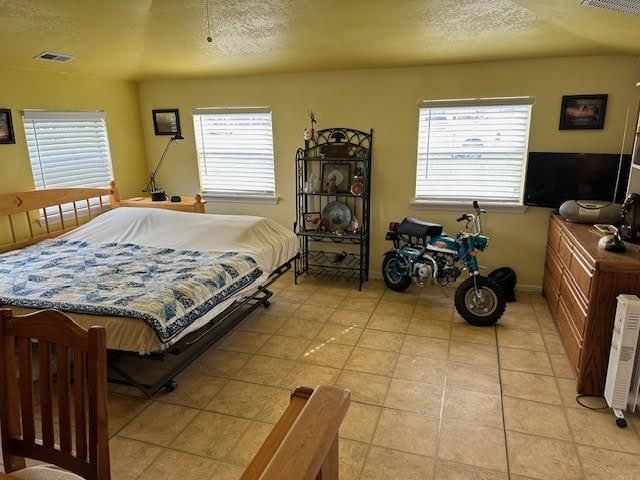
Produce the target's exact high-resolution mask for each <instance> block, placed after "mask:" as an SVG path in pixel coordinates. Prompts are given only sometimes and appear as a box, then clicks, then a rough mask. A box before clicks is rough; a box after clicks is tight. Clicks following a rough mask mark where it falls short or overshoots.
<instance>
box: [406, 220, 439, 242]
mask: <svg viewBox="0 0 640 480" xmlns="http://www.w3.org/2000/svg"><path fill="white" fill-rule="evenodd" d="M397 232H398V235H409V236H412V237H419V238H425V237H435V236H438V235H441V234H442V225H439V224H437V223H429V222H423V221H422V220H418V219H417V218H413V217H406V218H405V219H404V220H402V223H400V225H398V230H397Z"/></svg>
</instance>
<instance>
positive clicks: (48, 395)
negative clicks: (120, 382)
mask: <svg viewBox="0 0 640 480" xmlns="http://www.w3.org/2000/svg"><path fill="white" fill-rule="evenodd" d="M33 340H37V343H35V342H34V341H33ZM34 351H37V361H36V362H33V363H34V364H35V365H32V355H33V352H34ZM70 358H71V359H73V367H72V368H71V362H70ZM0 361H1V363H0V427H1V431H2V455H3V458H4V468H5V470H6V471H7V473H12V472H16V473H15V474H13V475H11V477H13V476H15V477H16V478H22V479H32V478H38V479H44V478H47V479H49V478H56V479H58V478H65V479H66V478H78V477H77V476H76V475H79V476H80V477H82V478H83V479H86V480H108V479H109V478H110V471H109V432H108V424H107V365H106V362H107V358H106V340H105V330H104V328H103V327H92V328H90V329H89V330H88V331H87V330H85V329H83V328H82V327H80V326H79V325H78V324H77V323H75V322H74V321H73V320H72V319H71V318H69V317H67V316H66V315H64V314H63V313H61V312H58V311H55V310H44V311H40V312H36V313H33V314H30V315H24V316H14V315H12V313H11V310H8V309H2V310H0ZM16 361H17V362H16ZM16 363H17V364H16ZM36 365H37V368H38V379H37V384H36V383H34V375H33V370H34V369H35V367H36ZM16 367H17V368H16ZM36 385H37V387H36V388H34V386H36ZM54 392H56V393H57V395H56V393H54ZM34 399H35V400H36V401H35V402H34ZM56 400H57V402H56ZM56 404H57V412H58V414H57V422H55V424H54V416H55V415H54V413H55V410H56ZM38 409H39V410H40V417H41V420H40V421H39V422H36V418H37V413H38V412H37V410H38ZM38 423H39V424H40V425H41V436H40V435H36V430H37V428H36V427H37V426H39V425H37V424H38ZM56 426H57V427H58V430H59V435H56V431H55V430H56V428H55V427H56ZM56 437H57V438H56ZM25 458H31V459H35V460H39V461H42V462H47V463H50V464H53V465H55V466H57V467H60V469H64V470H65V471H62V470H59V469H55V467H52V466H46V467H31V468H26V469H25ZM69 472H73V473H69ZM74 474H76V475H74Z"/></svg>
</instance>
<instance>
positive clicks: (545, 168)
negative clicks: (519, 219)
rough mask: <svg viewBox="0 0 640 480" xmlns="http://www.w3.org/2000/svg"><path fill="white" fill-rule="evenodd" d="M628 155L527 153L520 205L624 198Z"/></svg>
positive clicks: (536, 205)
mask: <svg viewBox="0 0 640 480" xmlns="http://www.w3.org/2000/svg"><path fill="white" fill-rule="evenodd" d="M630 166H631V155H623V156H622V165H620V154H618V153H611V154H609V153H604V154H602V153H552V152H530V153H529V161H528V162H527V175H526V179H525V186H524V204H525V205H530V206H534V207H548V208H556V209H557V208H559V207H560V205H562V204H563V203H564V202H565V201H567V200H605V201H612V200H613V196H614V192H616V185H618V188H617V194H616V199H615V200H616V202H619V203H621V202H622V201H624V198H625V193H626V189H627V180H628V178H629V168H630Z"/></svg>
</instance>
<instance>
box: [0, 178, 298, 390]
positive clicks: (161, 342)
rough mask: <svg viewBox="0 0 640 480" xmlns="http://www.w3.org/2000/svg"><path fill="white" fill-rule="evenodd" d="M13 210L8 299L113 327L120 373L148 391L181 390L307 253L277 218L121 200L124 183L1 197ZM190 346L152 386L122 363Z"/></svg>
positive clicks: (4, 296) (0, 298) (3, 292)
mask: <svg viewBox="0 0 640 480" xmlns="http://www.w3.org/2000/svg"><path fill="white" fill-rule="evenodd" d="M85 197H86V198H85ZM90 197H93V198H98V199H100V200H99V202H98V201H96V200H93V201H90ZM103 197H104V198H105V199H106V198H108V203H107V201H106V200H105V201H103V200H102V198H103ZM61 200H62V201H64V202H65V203H64V204H63V205H61V204H60V203H58V204H57V206H56V205H54V204H55V203H56V202H59V201H61ZM92 204H93V205H94V207H92ZM96 205H99V209H97V208H96ZM80 206H81V207H82V208H80ZM96 209H97V210H98V211H96ZM92 210H93V212H92ZM51 212H54V213H57V214H58V215H57V217H58V218H57V220H58V221H56V219H52V218H50V216H51ZM3 215H4V216H6V217H7V218H8V224H9V227H10V228H9V231H10V238H9V243H7V244H5V245H2V246H0V252H2V251H4V252H5V253H3V254H2V255H1V256H0V273H1V274H2V275H0V304H2V305H4V306H9V307H11V308H12V309H13V310H14V311H16V312H17V313H25V312H28V311H33V310H38V309H45V308H54V309H58V310H61V311H65V312H67V313H68V314H70V315H71V316H72V317H73V318H74V320H76V321H77V322H78V323H80V324H82V325H83V326H86V327H88V326H91V325H103V326H105V327H106V330H107V347H108V348H109V349H110V351H111V352H112V354H111V358H112V360H113V361H112V364H113V365H112V367H114V369H115V371H116V373H117V380H118V381H121V382H122V383H127V384H131V385H134V386H137V387H138V388H140V389H142V390H143V391H144V392H145V393H146V394H148V395H149V394H153V393H155V392H157V391H158V390H159V389H160V388H161V387H163V386H164V387H166V388H173V387H174V386H175V384H174V383H173V378H174V377H175V375H177V374H178V373H179V372H180V371H182V369H184V368H185V367H186V366H187V365H188V364H189V363H191V362H192V361H193V360H194V359H195V358H197V356H199V355H200V354H201V353H202V352H203V351H205V350H206V349H207V348H208V347H209V346H210V345H211V344H212V343H215V341H217V340H218V339H219V338H220V337H221V336H222V335H224V334H225V333H227V332H228V331H229V330H230V329H231V328H233V326H235V325H236V324H237V323H238V322H239V321H240V320H241V319H242V318H244V316H246V314H248V313H249V312H250V311H253V310H255V308H257V307H259V306H261V305H262V306H268V302H269V298H270V297H271V295H272V294H271V292H270V291H269V290H268V289H267V287H268V285H269V284H270V283H272V282H273V281H274V280H275V279H277V278H278V277H279V276H280V275H281V274H282V273H284V272H285V271H286V270H288V269H289V268H290V263H291V261H292V260H293V258H295V256H296V255H297V252H298V242H297V239H296V236H295V234H294V233H293V232H291V231H289V230H287V229H285V228H283V227H282V226H280V225H278V224H277V223H275V222H273V221H271V220H268V219H265V218H261V217H253V216H234V215H202V214H197V213H185V212H175V211H169V210H161V209H152V208H128V207H119V205H118V195H117V189H116V187H115V185H114V184H112V186H111V188H110V189H106V190H105V189H64V190H58V191H57V192H56V193H55V194H54V193H53V192H52V191H46V190H43V191H39V192H24V193H18V194H10V195H0V216H3ZM22 215H24V216H25V217H26V218H23V225H22V226H21V227H20V225H19V222H18V218H19V217H20V216H22ZM17 217H18V218H17ZM65 217H66V224H65ZM25 223H26V225H25ZM43 224H44V228H43V226H42V225H43ZM21 229H22V237H24V238H20V237H21V235H20V230H21ZM187 349H188V350H191V353H190V354H189V355H187V356H186V358H185V360H184V361H182V362H177V363H176V362H174V363H176V366H175V368H172V369H170V370H169V371H167V372H166V373H165V375H163V376H162V378H161V379H159V380H158V381H156V382H154V383H153V384H151V385H149V384H144V383H142V382H141V381H139V380H137V379H135V378H133V375H132V374H131V373H130V372H127V371H125V370H124V369H123V368H122V367H118V361H117V360H118V359H119V358H121V355H120V354H122V353H133V354H136V355H145V356H148V357H154V356H155V357H158V356H163V355H164V354H166V353H174V354H182V353H183V352H184V351H185V350H187Z"/></svg>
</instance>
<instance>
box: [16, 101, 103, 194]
mask: <svg viewBox="0 0 640 480" xmlns="http://www.w3.org/2000/svg"><path fill="white" fill-rule="evenodd" d="M23 119H24V130H25V134H26V137H27V147H28V150H29V158H30V159H31V170H32V172H33V181H34V184H35V187H36V189H43V188H64V187H99V188H100V187H107V186H108V185H109V182H110V181H111V179H112V178H113V172H112V167H111V153H110V152H109V138H108V136H107V127H106V123H105V114H104V112H49V111H25V112H24V117H23Z"/></svg>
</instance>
